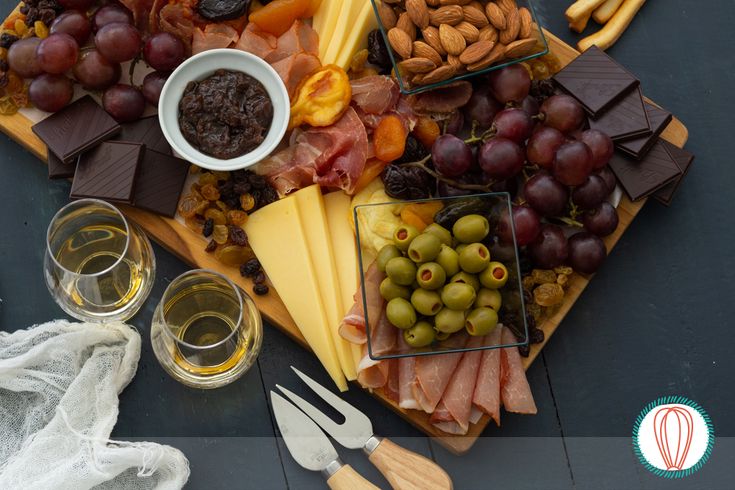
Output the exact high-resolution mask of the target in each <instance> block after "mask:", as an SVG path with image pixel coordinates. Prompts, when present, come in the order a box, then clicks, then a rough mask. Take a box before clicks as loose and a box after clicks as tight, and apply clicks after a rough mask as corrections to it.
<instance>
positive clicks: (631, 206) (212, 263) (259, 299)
mask: <svg viewBox="0 0 735 490" xmlns="http://www.w3.org/2000/svg"><path fill="white" fill-rule="evenodd" d="M545 34H546V38H547V40H548V42H549V49H550V50H551V52H552V53H554V54H555V55H556V56H557V57H558V58H559V60H560V61H561V63H562V65H566V64H567V63H569V62H570V61H572V60H573V59H574V58H575V57H576V56H577V55H578V54H579V53H578V52H577V51H576V50H575V49H574V48H572V47H571V46H569V45H567V44H565V43H564V42H563V41H561V40H560V39H559V38H557V37H556V36H554V35H553V34H551V33H549V32H548V31H545ZM649 102H650V101H649ZM31 125H32V123H31V121H29V120H28V119H27V118H26V117H25V116H23V115H22V114H15V115H12V116H0V130H2V131H3V132H4V133H6V134H7V135H8V136H10V137H11V138H12V139H14V140H15V141H16V142H18V143H20V144H21V145H23V146H24V147H25V148H26V149H28V150H29V151H31V152H32V153H33V154H34V155H36V156H37V157H38V158H40V159H42V160H43V161H46V146H45V145H44V144H43V143H42V142H41V140H39V139H38V137H37V136H36V135H35V134H34V133H33V132H32V131H31ZM663 137H664V138H665V139H667V140H669V141H670V142H672V143H674V144H675V145H677V146H680V147H683V146H684V143H685V142H686V140H687V138H688V131H687V129H686V127H685V126H684V125H683V124H682V123H681V121H679V120H678V119H676V118H674V120H673V121H672V122H671V123H670V124H669V126H668V127H667V128H666V130H665V131H664V132H663ZM644 204H645V200H642V201H638V202H631V201H630V200H628V198H627V197H625V196H624V197H623V199H622V201H621V202H620V205H619V206H618V214H619V217H620V224H619V225H618V229H617V230H615V233H613V234H612V235H610V236H608V237H607V238H605V244H606V245H607V249H608V252H609V251H610V250H611V249H612V248H613V247H614V246H615V244H616V243H617V241H618V240H619V239H620V237H621V236H622V235H623V233H624V232H625V230H626V229H627V228H628V226H629V225H630V223H631V222H632V221H633V218H635V216H636V215H637V214H638V212H639V211H640V210H641V208H642V207H643V205H644ZM121 209H122V210H123V212H124V213H125V214H126V216H128V217H129V218H130V219H131V220H132V221H134V222H135V223H137V224H138V225H140V226H141V227H142V228H143V229H144V230H145V231H146V233H147V234H148V235H149V236H150V237H151V238H152V239H153V240H155V241H156V242H158V243H159V244H160V245H161V246H163V247H164V248H166V249H167V250H168V251H169V252H171V253H173V254H174V255H176V256H177V257H179V258H180V259H181V260H183V261H184V262H186V263H187V264H189V265H191V266H192V267H198V268H206V269H212V270H217V271H220V272H223V273H225V274H227V275H228V276H229V277H230V278H231V279H232V280H233V281H234V282H235V283H237V284H238V285H240V286H241V287H242V288H243V289H245V290H246V291H251V290H252V282H251V281H250V280H249V279H245V278H243V277H241V276H240V274H239V272H238V270H237V269H235V268H231V267H226V266H224V265H222V264H220V263H219V262H218V261H217V260H216V259H215V258H214V256H213V255H212V254H208V253H206V252H205V251H204V246H205V245H206V242H205V240H204V239H203V238H202V237H201V236H200V235H198V234H196V233H194V232H193V231H191V230H189V229H188V228H187V227H186V226H184V225H183V224H181V223H179V222H177V221H175V220H173V219H168V218H164V217H161V216H158V215H155V214H152V213H149V212H146V211H142V210H139V209H135V208H132V207H129V206H121ZM590 279H591V277H584V276H581V275H579V274H573V275H572V277H571V280H570V281H569V283H568V288H567V292H566V295H565V301H564V303H563V305H561V307H560V308H559V309H558V310H557V311H556V312H555V313H554V315H553V316H551V317H550V318H548V319H547V320H546V321H545V322H544V323H543V324H541V325H539V328H541V329H542V330H543V331H544V342H543V343H541V344H534V345H533V346H532V347H531V352H530V355H529V357H528V358H526V359H524V367H525V368H526V369H528V367H529V366H530V365H531V363H533V361H534V360H535V359H536V357H537V356H538V354H539V352H540V351H541V349H542V348H543V346H544V345H545V344H546V342H548V340H549V338H550V337H551V335H552V334H553V333H554V332H555V331H556V329H557V327H558V326H559V324H560V323H561V321H562V320H563V319H564V317H565V316H566V314H567V312H569V310H570V308H571V307H572V305H573V304H574V302H575V301H577V299H578V298H579V296H580V294H582V291H583V290H584V288H585V287H586V286H587V284H588V283H589V280H590ZM253 300H254V301H255V304H256V305H257V307H258V309H259V310H260V312H261V313H262V314H263V316H264V317H266V318H267V319H268V321H269V322H270V323H271V324H273V325H275V326H276V327H277V328H279V329H280V330H282V331H283V332H285V333H286V334H288V335H289V336H290V337H291V338H292V339H294V340H295V341H296V342H298V343H299V344H301V345H302V346H303V347H305V348H307V349H308V348H309V346H308V345H307V344H306V341H305V340H304V338H303V336H302V335H301V333H300V332H299V330H298V328H297V327H296V324H295V323H294V322H293V320H292V319H291V316H290V315H289V314H288V311H286V308H285V306H284V305H283V303H282V302H281V300H280V298H279V297H278V295H277V294H276V292H275V291H274V290H271V292H270V293H269V294H268V295H266V296H255V295H254V296H253ZM356 386H357V385H356ZM373 395H374V396H375V397H376V398H378V399H379V400H380V401H381V402H382V403H384V404H385V405H387V406H388V407H390V408H391V409H392V410H394V411H395V412H397V413H398V414H399V415H400V416H401V417H403V418H404V419H406V420H407V421H408V422H410V423H411V424H413V425H414V426H416V427H417V428H419V429H420V430H422V431H423V432H425V433H426V434H428V435H429V436H431V437H433V438H435V439H436V440H437V441H438V442H439V443H440V444H442V445H443V446H445V447H446V448H447V449H448V450H450V451H452V452H453V453H455V454H462V453H465V452H466V451H468V450H469V449H470V448H471V447H472V445H473V444H474V443H475V441H476V440H477V438H478V437H479V436H480V434H481V433H482V431H483V430H484V429H485V427H486V426H487V424H488V423H489V422H490V418H489V417H488V416H487V415H485V416H483V417H482V419H481V420H480V421H479V422H478V423H477V424H474V425H471V426H470V430H469V433H468V434H467V435H465V436H453V435H448V434H446V433H444V432H441V431H439V430H437V429H436V428H435V427H434V426H432V425H431V424H430V423H429V415H427V414H425V413H423V412H419V411H416V410H404V409H402V408H399V407H398V406H397V405H396V404H395V403H393V402H392V401H391V400H389V399H387V398H386V397H385V396H383V394H382V392H381V391H375V392H374V393H373Z"/></svg>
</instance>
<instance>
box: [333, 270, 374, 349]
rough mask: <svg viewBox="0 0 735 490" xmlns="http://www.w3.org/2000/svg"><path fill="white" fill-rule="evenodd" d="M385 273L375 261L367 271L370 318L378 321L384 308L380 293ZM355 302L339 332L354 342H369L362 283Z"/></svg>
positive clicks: (366, 281)
mask: <svg viewBox="0 0 735 490" xmlns="http://www.w3.org/2000/svg"><path fill="white" fill-rule="evenodd" d="M384 277H385V276H384V275H383V273H382V272H380V270H379V269H378V264H377V263H376V262H373V263H372V264H370V267H368V270H367V272H365V278H364V282H365V286H366V289H365V299H366V300H367V305H368V319H372V320H370V321H371V322H376V319H377V318H378V317H379V316H380V315H381V312H382V311H381V310H382V308H383V297H382V296H381V295H380V283H381V282H382V281H383V279H384ZM354 300H355V304H354V305H352V308H351V309H350V311H348V312H347V315H345V317H344V318H343V319H342V323H341V324H340V326H339V334H340V336H342V338H343V339H345V340H347V341H349V342H352V343H353V344H364V343H365V342H367V333H366V328H365V310H364V309H363V302H362V285H360V286H359V287H358V288H357V292H356V293H355V296H354Z"/></svg>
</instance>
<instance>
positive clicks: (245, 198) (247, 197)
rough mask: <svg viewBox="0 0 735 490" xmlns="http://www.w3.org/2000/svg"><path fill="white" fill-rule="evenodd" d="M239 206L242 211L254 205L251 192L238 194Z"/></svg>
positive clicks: (248, 209)
mask: <svg viewBox="0 0 735 490" xmlns="http://www.w3.org/2000/svg"><path fill="white" fill-rule="evenodd" d="M240 207H241V208H242V210H243V211H250V210H251V209H253V208H254V207H255V198H254V197H253V196H252V194H243V195H242V196H240Z"/></svg>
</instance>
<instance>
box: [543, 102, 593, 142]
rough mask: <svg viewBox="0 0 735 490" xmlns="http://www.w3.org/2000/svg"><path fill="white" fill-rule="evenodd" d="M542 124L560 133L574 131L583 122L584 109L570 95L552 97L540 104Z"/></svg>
mask: <svg viewBox="0 0 735 490" xmlns="http://www.w3.org/2000/svg"><path fill="white" fill-rule="evenodd" d="M541 114H543V115H544V124H546V125H547V126H551V127H552V128H555V129H558V130H559V131H561V132H562V133H569V132H571V131H574V130H575V129H577V128H578V127H580V126H581V125H582V123H583V122H584V117H585V116H584V109H583V108H582V105H581V104H580V103H579V102H577V99H575V98H574V97H572V96H570V95H552V96H551V97H549V98H548V99H546V100H545V101H544V103H543V104H541Z"/></svg>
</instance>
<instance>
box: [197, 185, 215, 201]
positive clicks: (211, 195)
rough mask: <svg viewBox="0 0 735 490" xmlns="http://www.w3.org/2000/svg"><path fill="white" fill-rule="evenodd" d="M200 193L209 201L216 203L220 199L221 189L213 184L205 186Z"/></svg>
mask: <svg viewBox="0 0 735 490" xmlns="http://www.w3.org/2000/svg"><path fill="white" fill-rule="evenodd" d="M200 192H201V193H202V196H204V199H206V200H207V201H216V200H218V199H219V189H217V187H215V186H214V185H212V184H207V185H203V186H202V190H201V191H200Z"/></svg>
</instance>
